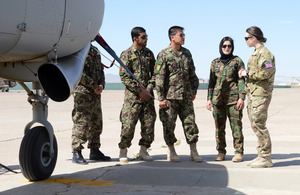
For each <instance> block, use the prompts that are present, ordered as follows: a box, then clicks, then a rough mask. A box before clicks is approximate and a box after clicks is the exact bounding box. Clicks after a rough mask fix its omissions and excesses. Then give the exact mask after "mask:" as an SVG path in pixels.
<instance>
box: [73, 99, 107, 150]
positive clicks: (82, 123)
mask: <svg viewBox="0 0 300 195" xmlns="http://www.w3.org/2000/svg"><path fill="white" fill-rule="evenodd" d="M72 119H73V123H74V125H73V129H72V149H73V150H81V149H83V148H84V147H83V146H82V145H83V144H85V143H86V142H87V141H88V145H87V147H88V148H99V147H100V135H101V133H102V128H103V121H102V109H101V96H100V95H96V94H85V93H75V95H74V109H73V111H72Z"/></svg>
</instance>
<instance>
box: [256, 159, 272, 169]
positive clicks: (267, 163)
mask: <svg viewBox="0 0 300 195" xmlns="http://www.w3.org/2000/svg"><path fill="white" fill-rule="evenodd" d="M272 166H273V163H272V160H271V158H270V157H264V158H263V157H260V158H259V159H257V160H256V161H255V162H254V163H252V164H251V167H252V168H268V167H272Z"/></svg>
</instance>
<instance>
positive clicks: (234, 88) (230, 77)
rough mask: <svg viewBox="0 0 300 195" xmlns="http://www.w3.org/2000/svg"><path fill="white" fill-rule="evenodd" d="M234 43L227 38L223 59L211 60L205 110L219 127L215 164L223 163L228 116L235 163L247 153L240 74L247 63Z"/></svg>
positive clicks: (221, 52) (222, 48) (242, 83)
mask: <svg viewBox="0 0 300 195" xmlns="http://www.w3.org/2000/svg"><path fill="white" fill-rule="evenodd" d="M233 50H234V43H233V39H232V38H231V37H224V38H223V39H222V40H221V42H220V45H219V51H220V54H221V57H219V58H216V59H215V60H213V61H212V63H211V67H210V77H209V84H208V94H207V104H206V108H207V109H208V110H210V111H211V108H212V107H213V116H214V120H215V126H216V142H217V147H216V148H217V151H218V153H219V154H218V155H217V157H216V161H222V160H224V159H225V155H226V149H225V148H226V139H225V134H226V133H225V125H226V118H227V117H228V119H229V123H230V126H231V130H232V136H233V145H234V149H235V155H234V157H233V158H232V161H233V162H241V161H242V160H243V153H244V136H243V132H242V118H243V110H242V109H243V108H244V100H245V79H244V78H239V76H238V72H239V70H241V69H244V62H243V61H242V60H241V58H239V57H238V56H234V55H233Z"/></svg>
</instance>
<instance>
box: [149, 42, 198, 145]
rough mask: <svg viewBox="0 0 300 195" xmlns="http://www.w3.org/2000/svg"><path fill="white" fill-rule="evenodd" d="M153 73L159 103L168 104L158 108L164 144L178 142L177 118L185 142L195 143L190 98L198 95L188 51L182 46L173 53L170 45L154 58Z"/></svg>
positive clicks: (195, 126) (194, 127) (191, 60)
mask: <svg viewBox="0 0 300 195" xmlns="http://www.w3.org/2000/svg"><path fill="white" fill-rule="evenodd" d="M155 74H156V89H157V96H158V100H159V101H162V100H165V99H166V100H167V101H168V105H169V107H168V108H165V109H162V108H160V109H159V117H160V120H161V122H162V124H163V130H164V139H165V142H166V144H167V145H168V146H171V145H173V144H174V143H175V142H176V141H177V139H176V137H175V134H174V130H175V123H176V119H177V115H179V118H180V120H181V122H182V126H183V129H184V134H185V138H186V141H187V143H188V144H191V143H197V141H198V133H199V130H198V127H197V125H196V122H195V112H194V105H193V101H192V97H193V96H194V95H196V93H197V89H198V86H199V79H198V77H197V75H196V73H195V66H194V62H193V59H192V55H191V53H190V51H189V50H188V49H186V48H184V47H181V49H180V50H179V51H178V53H176V51H175V50H174V49H173V48H172V47H171V45H170V46H169V47H168V48H166V49H164V50H162V51H161V52H160V53H159V54H158V57H157V61H156V66H155Z"/></svg>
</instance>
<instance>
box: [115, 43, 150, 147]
mask: <svg viewBox="0 0 300 195" xmlns="http://www.w3.org/2000/svg"><path fill="white" fill-rule="evenodd" d="M120 59H121V60H122V61H123V63H124V64H125V65H126V66H127V67H128V68H129V70H130V71H131V72H132V73H133V74H134V76H136V78H137V79H138V80H139V81H140V82H141V83H142V84H143V85H144V86H145V87H146V88H147V89H148V90H149V91H150V93H151V94H152V96H153V88H154V86H155V81H154V76H153V75H154V73H153V71H154V65H155V58H154V55H153V53H152V51H151V50H150V49H148V48H147V47H144V48H143V49H142V50H137V49H135V47H134V46H133V45H132V46H131V47H130V48H128V49H127V50H126V51H123V52H122V54H121V57H120ZM120 78H121V81H122V83H123V84H124V85H125V87H126V89H125V97H124V104H123V108H122V110H121V113H120V121H121V123H122V130H121V141H120V143H119V148H121V149H124V148H128V147H130V146H131V141H132V139H133V136H134V130H135V126H136V123H137V121H138V120H140V122H141V139H140V141H139V145H141V146H146V147H147V148H149V147H150V145H151V143H152V142H153V140H154V124H155V120H156V113H155V108H154V99H153V98H152V97H148V99H147V100H145V101H142V100H140V96H139V93H140V91H141V88H140V86H139V84H138V83H137V82H136V81H135V80H134V79H133V78H132V77H131V76H130V75H129V74H127V73H126V70H124V68H123V67H120Z"/></svg>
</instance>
